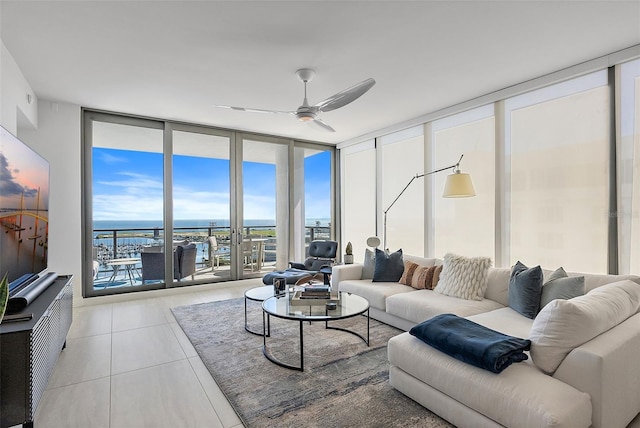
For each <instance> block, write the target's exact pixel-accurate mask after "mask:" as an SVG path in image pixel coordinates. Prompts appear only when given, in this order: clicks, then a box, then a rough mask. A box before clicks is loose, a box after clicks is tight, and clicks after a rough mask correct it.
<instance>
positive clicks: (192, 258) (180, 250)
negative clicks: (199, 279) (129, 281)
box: [140, 244, 198, 284]
mask: <svg viewBox="0 0 640 428" xmlns="http://www.w3.org/2000/svg"><path fill="white" fill-rule="evenodd" d="M197 252H198V249H197V248H196V244H188V245H178V246H177V247H176V249H175V250H174V251H173V279H176V280H178V281H180V280H181V279H182V278H185V277H187V276H189V275H191V279H193V274H194V273H195V271H196V256H197ZM140 257H141V259H142V283H143V284H144V282H145V281H152V280H156V281H157V280H163V279H164V253H161V252H147V251H143V252H142V253H140Z"/></svg>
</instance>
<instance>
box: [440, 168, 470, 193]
mask: <svg viewBox="0 0 640 428" xmlns="http://www.w3.org/2000/svg"><path fill="white" fill-rule="evenodd" d="M475 195H476V191H475V189H474V188H473V182H472V181H471V175H469V174H464V173H462V172H460V171H459V170H458V171H456V172H454V173H453V174H449V175H448V176H447V181H446V183H445V184H444V191H443V192H442V197H443V198H469V197H471V196H475Z"/></svg>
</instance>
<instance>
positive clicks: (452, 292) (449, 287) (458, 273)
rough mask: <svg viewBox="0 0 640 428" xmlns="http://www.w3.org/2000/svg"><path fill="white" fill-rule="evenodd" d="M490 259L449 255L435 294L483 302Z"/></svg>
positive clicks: (445, 259)
mask: <svg viewBox="0 0 640 428" xmlns="http://www.w3.org/2000/svg"><path fill="white" fill-rule="evenodd" d="M490 267H491V259H490V258H489V257H464V256H458V255H456V254H451V253H447V254H445V256H444V261H443V263H442V273H441V274H440V280H439V281H438V285H437V286H436V288H435V289H434V291H435V292H437V293H440V294H445V295H447V296H453V297H459V298H460V299H466V300H482V299H483V298H484V293H485V292H486V291H487V272H488V271H489V268H490Z"/></svg>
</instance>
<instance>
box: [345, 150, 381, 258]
mask: <svg viewBox="0 0 640 428" xmlns="http://www.w3.org/2000/svg"><path fill="white" fill-rule="evenodd" d="M342 215H343V217H342V231H343V232H342V251H343V252H344V247H345V246H346V244H347V242H351V245H352V246H353V257H354V261H355V262H362V261H363V260H364V250H365V248H366V246H367V244H366V241H367V238H368V237H370V236H373V235H375V234H376V150H375V145H374V144H373V141H371V142H370V144H363V145H362V146H361V147H350V148H349V149H345V150H343V151H342Z"/></svg>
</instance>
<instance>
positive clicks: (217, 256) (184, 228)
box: [171, 125, 234, 283]
mask: <svg viewBox="0 0 640 428" xmlns="http://www.w3.org/2000/svg"><path fill="white" fill-rule="evenodd" d="M172 130H173V131H172V144H173V150H172V153H173V156H172V162H171V170H172V175H171V176H172V177H173V182H172V198H171V200H172V206H173V211H172V212H173V246H175V247H177V246H182V247H183V248H182V249H181V250H180V251H178V252H177V253H176V256H175V257H174V275H173V282H174V283H177V282H181V283H184V282H187V283H188V282H189V281H197V282H201V281H203V280H205V281H207V282H215V281H220V280H228V279H231V278H232V275H231V273H232V271H233V269H234V267H233V266H232V261H233V260H234V258H233V257H232V254H231V252H232V250H233V247H232V245H231V233H230V231H231V160H230V159H231V158H230V149H231V138H230V133H225V132H221V131H213V130H210V129H203V128H201V127H200V128H199V127H192V126H186V125H173V126H172Z"/></svg>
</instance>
